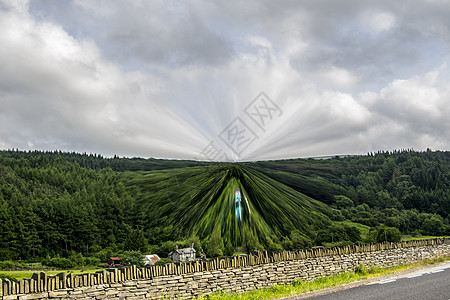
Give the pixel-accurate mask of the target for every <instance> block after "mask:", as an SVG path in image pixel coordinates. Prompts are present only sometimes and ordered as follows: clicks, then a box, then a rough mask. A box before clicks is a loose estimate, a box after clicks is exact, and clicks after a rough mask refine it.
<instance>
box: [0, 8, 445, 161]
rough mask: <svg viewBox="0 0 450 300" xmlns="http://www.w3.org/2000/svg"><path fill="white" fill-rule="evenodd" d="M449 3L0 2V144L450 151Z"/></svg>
mask: <svg viewBox="0 0 450 300" xmlns="http://www.w3.org/2000/svg"><path fill="white" fill-rule="evenodd" d="M449 16H450V1H447V0H410V1H391V0H386V1H383V0H377V1H361V0H341V1H337V0H323V1H322V0H309V1H308V0H304V1H294V0H292V1H269V0H258V1H252V0H249V1H199V0H194V1H171V0H169V1H163V0H161V1H151V0H149V1H144V0H129V1H122V0H120V1H119V0H85V1H84V0H72V1H69V0H67V1H53V0H30V1H26V0H0V45H1V46H0V149H19V150H62V151H70V152H72V151H75V152H82V153H84V152H87V153H97V154H101V155H103V156H113V155H118V156H121V157H122V156H126V157H156V158H175V159H195V160H220V161H225V160H226V161H249V160H250V161H252V160H268V159H283V158H296V157H312V156H323V155H344V154H366V153H367V152H372V151H373V152H376V151H378V150H396V149H397V150H401V149H415V150H425V149H427V148H431V149H433V150H449V149H450V105H449V104H450V85H449V82H450V69H449V68H450V66H449V63H450V61H449V60H450V18H449Z"/></svg>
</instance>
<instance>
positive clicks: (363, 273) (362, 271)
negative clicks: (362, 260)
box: [355, 264, 367, 275]
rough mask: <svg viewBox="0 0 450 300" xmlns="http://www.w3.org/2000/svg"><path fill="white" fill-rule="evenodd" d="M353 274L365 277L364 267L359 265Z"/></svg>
mask: <svg viewBox="0 0 450 300" xmlns="http://www.w3.org/2000/svg"><path fill="white" fill-rule="evenodd" d="M355 273H356V274H359V275H367V268H366V266H365V265H363V264H359V265H358V266H357V267H356V269H355Z"/></svg>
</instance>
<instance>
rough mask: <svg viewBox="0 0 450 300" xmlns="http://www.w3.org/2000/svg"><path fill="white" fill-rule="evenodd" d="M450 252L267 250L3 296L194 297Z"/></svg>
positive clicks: (41, 281) (415, 244)
mask: <svg viewBox="0 0 450 300" xmlns="http://www.w3.org/2000/svg"><path fill="white" fill-rule="evenodd" d="M443 256H450V239H434V240H422V241H409V242H400V243H381V244H370V245H354V246H345V247H334V248H327V249H323V248H322V249H312V250H308V251H299V252H281V253H273V254H271V253H268V252H261V253H259V254H258V255H249V256H243V257H232V258H225V259H215V260H211V261H203V262H199V261H197V262H192V263H182V264H168V265H166V266H153V267H150V268H142V269H137V268H135V267H130V268H122V269H109V270H103V271H99V272H97V273H95V274H82V275H76V276H72V275H70V274H69V275H66V274H65V273H61V274H58V275H57V276H47V275H46V274H45V273H39V274H38V273H36V274H34V275H33V277H32V278H30V279H23V280H21V281H19V282H17V283H15V282H10V281H8V280H2V281H1V280H0V295H3V296H1V297H0V299H4V300H6V299H127V300H132V299H145V298H150V299H158V298H163V297H166V298H167V297H173V298H185V299H189V298H195V297H196V296H198V295H204V294H210V293H215V292H218V291H220V290H223V291H228V292H231V293H241V292H244V291H250V290H253V289H261V288H268V287H271V286H273V285H275V284H290V283H292V282H293V281H294V280H302V281H306V280H314V279H316V278H319V277H323V276H330V275H335V274H339V273H342V272H346V271H354V270H355V268H356V267H357V266H358V265H360V264H364V265H365V266H367V267H389V266H395V265H400V264H405V263H412V262H417V261H421V260H425V259H433V258H437V257H443Z"/></svg>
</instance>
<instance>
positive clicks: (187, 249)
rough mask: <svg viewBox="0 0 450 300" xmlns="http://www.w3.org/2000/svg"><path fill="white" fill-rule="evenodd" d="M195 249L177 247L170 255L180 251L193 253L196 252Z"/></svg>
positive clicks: (180, 252)
mask: <svg viewBox="0 0 450 300" xmlns="http://www.w3.org/2000/svg"><path fill="white" fill-rule="evenodd" d="M195 252H196V251H195V249H194V248H183V249H175V250H173V251H172V252H170V253H169V255H172V254H174V253H178V254H191V253H195Z"/></svg>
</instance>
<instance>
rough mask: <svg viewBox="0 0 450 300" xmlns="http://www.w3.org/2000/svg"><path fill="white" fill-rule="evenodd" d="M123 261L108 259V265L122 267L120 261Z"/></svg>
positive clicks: (119, 258)
mask: <svg viewBox="0 0 450 300" xmlns="http://www.w3.org/2000/svg"><path fill="white" fill-rule="evenodd" d="M121 259H122V257H110V258H109V259H108V265H109V266H110V267H114V266H118V265H120V260H121Z"/></svg>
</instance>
